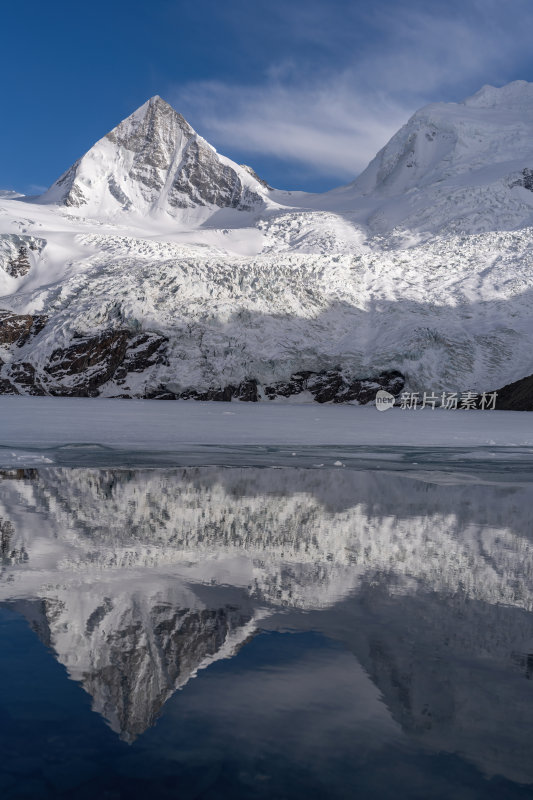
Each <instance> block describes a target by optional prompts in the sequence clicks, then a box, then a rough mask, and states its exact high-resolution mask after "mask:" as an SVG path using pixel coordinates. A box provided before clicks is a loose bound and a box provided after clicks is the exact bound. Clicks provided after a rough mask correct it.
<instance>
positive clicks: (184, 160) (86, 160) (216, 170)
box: [39, 95, 268, 217]
mask: <svg viewBox="0 0 533 800" xmlns="http://www.w3.org/2000/svg"><path fill="white" fill-rule="evenodd" d="M265 191H268V187H267V186H266V184H265V183H264V182H263V181H261V180H260V179H259V178H258V177H257V176H256V175H255V173H253V172H250V171H249V170H247V169H245V168H243V167H240V166H239V165H238V164H234V163H233V162H232V161H230V160H229V159H228V158H224V157H223V156H219V155H218V153H217V152H216V150H215V149H214V147H212V146H211V145H210V144H208V143H207V142H206V141H205V140H204V139H202V138H201V137H200V136H198V134H197V133H196V131H195V130H194V129H193V128H192V127H191V126H190V125H189V123H188V122H187V120H186V119H185V118H184V117H183V116H182V115H181V114H179V113H178V112H177V111H176V110H175V109H174V108H172V106H171V105H170V104H169V103H167V102H166V100H163V99H162V98H161V97H160V96H159V95H154V96H153V97H151V98H150V99H149V100H147V101H146V102H145V103H143V105H142V106H139V108H137V109H136V110H135V111H134V112H133V113H132V114H130V116H129V117H126V119H124V120H123V121H122V122H120V123H119V124H118V125H117V126H116V127H115V128H113V130H111V131H109V133H107V134H106V135H105V136H104V137H103V138H102V139H100V141H99V142H96V144H95V145H94V146H93V147H92V148H91V149H90V150H89V151H88V152H87V153H86V154H85V155H84V156H83V157H82V158H81V159H80V160H79V161H77V162H76V163H75V164H74V165H73V166H72V167H71V168H70V169H69V170H68V171H67V172H66V173H64V175H62V176H61V177H60V178H59V179H58V180H57V181H56V182H55V184H53V186H51V187H50V189H49V190H48V191H47V192H45V194H44V195H42V196H41V198H40V199H39V202H43V203H50V202H52V203H60V204H61V205H66V206H74V207H82V206H83V207H85V208H86V213H88V214H90V215H91V216H98V217H99V216H102V215H103V216H106V217H107V216H109V215H110V214H111V215H114V214H115V213H119V212H123V211H129V212H135V213H137V214H142V215H146V214H153V213H156V214H160V213H163V214H166V215H169V216H171V217H175V216H176V215H177V214H178V213H179V210H180V209H187V208H197V207H199V206H204V207H212V208H213V210H215V208H216V207H218V208H228V207H229V208H235V209H239V210H242V211H249V210H252V209H253V208H256V207H258V206H259V205H260V204H261V203H262V201H263V194H264V192H265Z"/></svg>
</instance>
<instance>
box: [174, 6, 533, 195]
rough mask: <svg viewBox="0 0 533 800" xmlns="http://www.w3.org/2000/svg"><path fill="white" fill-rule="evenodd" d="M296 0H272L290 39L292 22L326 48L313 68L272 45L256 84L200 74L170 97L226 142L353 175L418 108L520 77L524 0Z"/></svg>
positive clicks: (526, 38) (298, 35)
mask: <svg viewBox="0 0 533 800" xmlns="http://www.w3.org/2000/svg"><path fill="white" fill-rule="evenodd" d="M295 5H299V3H297V4H291V3H286V4H284V6H283V7H276V12H277V17H276V19H275V22H276V24H278V25H283V26H284V36H285V38H289V39H290V29H291V26H292V27H293V28H294V31H295V41H296V40H298V41H302V39H306V41H307V42H313V41H315V42H316V44H317V47H318V46H320V47H321V53H322V56H321V58H320V59H319V58H317V59H316V68H315V65H314V63H313V59H312V58H310V57H309V52H308V49H307V50H306V52H305V53H302V52H300V50H299V49H298V48H297V47H295V50H294V53H293V54H290V53H283V54H279V53H278V55H277V58H276V59H273V60H272V62H271V63H270V64H269V65H268V67H267V69H266V70H265V74H264V77H263V80H262V81H261V82H260V83H258V84H257V85H254V86H250V85H249V84H245V83H242V84H237V83H233V84H231V83H222V82H219V81H202V82H195V83H189V84H188V85H185V86H181V87H175V88H174V89H173V90H172V91H171V92H170V97H169V99H170V100H171V101H172V102H173V104H174V105H175V107H177V108H178V109H179V110H180V111H181V112H182V113H183V114H184V115H185V116H187V117H188V118H189V119H190V121H191V122H192V124H194V125H195V127H196V128H197V129H198V130H199V132H200V133H202V135H204V136H205V137H206V138H208V139H209V140H210V141H211V142H212V143H213V144H215V146H217V147H218V148H219V149H221V150H222V151H224V149H226V150H228V149H230V150H232V151H233V152H235V151H237V152H238V153H239V154H241V153H242V154H243V157H244V156H245V155H246V154H250V155H252V156H253V155H254V154H261V155H263V156H269V157H275V158H276V159H280V160H282V161H285V162H290V163H299V164H300V165H304V166H305V168H306V169H307V170H308V171H309V172H312V173H314V174H315V175H328V176H331V177H332V178H334V179H339V180H349V179H351V178H352V177H354V176H355V175H356V174H357V173H358V172H359V171H360V170H361V169H363V168H364V167H365V166H366V164H367V163H368V161H369V160H370V159H371V158H372V157H373V156H374V155H375V153H376V152H377V151H378V150H379V149H380V148H381V147H382V146H383V145H384V144H385V143H386V142H387V140H388V139H389V138H390V136H391V135H392V134H393V133H394V132H395V131H396V130H397V129H398V128H399V127H400V125H401V124H403V123H404V122H406V120H407V119H408V117H409V116H410V114H411V113H413V112H414V111H415V110H416V109H417V108H418V107H420V106H421V105H424V104H425V103H427V102H434V101H438V100H442V99H456V100H461V99H462V97H463V96H465V95H468V94H471V93H473V92H474V91H475V90H476V89H478V88H480V87H481V85H482V84H484V83H491V82H492V83H495V84H498V85H499V84H502V83H505V82H506V81H507V80H509V79H513V78H515V77H519V75H516V74H513V73H514V72H516V70H517V69H518V68H519V66H520V59H521V58H524V54H525V53H527V54H529V47H530V30H531V25H529V24H528V21H529V22H533V4H531V3H529V2H528V0H508V1H507V2H506V3H501V2H499V1H498V0H466V2H464V3H462V4H461V5H459V3H458V2H456V0H448V2H447V3H441V2H439V1H438V0H435V1H434V2H433V3H431V2H429V3H425V4H421V3H419V2H417V0H411V2H402V3H401V4H400V3H397V2H394V3H391V2H382V3H378V4H372V5H371V6H370V10H368V7H367V8H365V7H363V6H361V7H360V6H359V4H355V5H354V4H352V5H350V4H348V6H347V8H348V11H346V10H345V13H344V14H341V15H337V16H335V15H334V14H329V15H328V14H327V13H326V10H327V9H326V5H325V4H324V3H323V2H316V1H315V2H312V3H311V4H310V5H309V3H308V5H307V9H308V13H307V14H306V15H305V16H304V17H302V15H301V14H298V13H296V8H295ZM283 9H285V10H283ZM300 10H301V7H300ZM271 24H273V23H272V20H271ZM287 29H289V35H288V34H287ZM362 29H363V30H365V31H366V33H367V40H365V39H364V38H361V30H362ZM351 45H352V46H351ZM326 50H327V51H328V53H329V56H328V57H327V58H324V51H326Z"/></svg>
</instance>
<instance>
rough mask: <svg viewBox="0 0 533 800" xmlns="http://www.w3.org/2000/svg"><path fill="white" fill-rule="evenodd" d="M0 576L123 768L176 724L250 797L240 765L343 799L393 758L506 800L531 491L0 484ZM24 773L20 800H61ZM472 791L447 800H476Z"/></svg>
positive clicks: (214, 480) (521, 716)
mask: <svg viewBox="0 0 533 800" xmlns="http://www.w3.org/2000/svg"><path fill="white" fill-rule="evenodd" d="M0 555H1V564H2V566H1V572H0V603H1V604H2V607H3V608H4V609H8V610H9V611H11V612H12V611H15V612H17V613H18V614H19V615H22V616H23V617H24V618H25V619H26V620H27V621H28V622H29V625H30V627H31V629H32V630H33V631H34V632H35V633H36V634H37V636H38V638H39V639H40V640H41V642H42V643H43V644H44V645H45V646H46V647H47V648H49V650H50V651H51V652H52V653H53V654H54V656H55V658H56V659H57V661H58V662H59V663H60V664H62V665H63V666H64V668H65V669H66V671H67V673H68V676H69V677H70V678H71V679H72V680H74V681H76V682H78V683H79V684H80V685H81V686H82V687H83V688H84V689H85V691H86V692H87V693H88V694H89V695H90V697H91V704H92V710H93V711H96V712H98V714H99V715H101V717H103V718H104V719H105V720H106V722H107V723H108V725H109V727H110V728H111V730H112V731H114V732H115V734H117V735H118V737H119V738H120V740H122V742H124V743H127V744H128V745H131V747H133V748H135V747H139V748H140V747H144V748H145V749H144V750H143V751H142V752H143V753H144V756H142V757H141V755H136V756H135V759H136V763H135V769H139V764H140V763H142V758H143V757H144V758H147V757H148V756H147V753H148V752H149V751H150V752H151V750H150V748H151V747H152V746H153V747H155V745H156V743H157V747H158V748H159V750H158V752H161V751H162V750H163V751H165V748H166V749H168V740H169V737H170V739H172V736H173V735H174V733H173V732H174V731H175V730H176V729H177V728H178V727H179V726H180V725H181V724H184V723H183V720H184V719H185V718H187V719H193V718H194V719H196V720H200V719H202V720H203V724H204V725H205V726H210V727H209V730H210V731H211V733H210V734H208V733H204V736H203V737H202V740H201V741H202V743H201V744H197V746H196V750H195V758H196V759H200V761H202V759H204V760H207V761H208V760H209V759H210V758H211V761H212V760H213V759H214V760H215V761H216V758H215V757H214V756H212V757H211V756H209V747H220V746H222V745H220V744H216V743H217V742H218V741H219V740H220V739H222V740H225V745H224V746H225V747H228V748H229V747H230V745H229V744H228V742H230V741H231V742H233V745H232V747H233V751H232V756H231V759H233V760H234V761H235V759H237V761H236V764H237V765H236V766H235V768H234V773H235V774H237V773H238V774H239V775H241V778H239V780H241V783H242V782H243V781H244V784H246V780H249V781H250V782H251V783H250V785H253V786H254V787H255V788H254V792H255V794H256V795H257V796H261V797H262V796H263V794H261V792H260V791H259V789H257V787H258V786H259V785H260V784H261V780H262V779H261V778H260V777H258V776H259V772H261V770H262V771H263V772H264V773H265V774H267V777H268V764H267V765H266V766H265V764H263V765H262V767H261V770H259V772H257V774H255V773H254V775H255V777H253V776H252V777H251V778H250V776H249V774H248V772H247V771H246V770H247V769H248V767H249V765H247V764H244V763H243V764H240V765H239V763H237V762H238V758H237V755H236V753H238V752H240V751H239V748H240V747H243V748H244V749H248V750H249V751H250V753H254V752H256V751H257V753H259V752H261V753H262V754H263V755H262V758H266V756H265V753H270V756H269V759H270V761H272V762H274V761H275V760H276V758H277V757H279V752H278V751H280V752H281V751H283V752H284V753H285V757H286V758H289V759H291V763H292V766H293V768H294V769H295V770H296V772H297V771H298V769H300V768H301V769H302V770H303V772H304V773H305V774H310V772H309V771H311V772H312V771H313V770H319V769H322V768H323V769H324V771H325V770H331V769H332V766H331V764H332V763H335V764H336V765H337V766H336V767H335V769H337V771H338V775H337V780H338V782H339V783H338V785H335V784H332V783H331V782H330V781H328V783H327V788H324V794H323V795H322V794H320V792H319V790H318V789H317V790H316V796H317V797H318V796H320V797H321V796H324V797H327V796H334V797H336V796H339V797H340V796H352V795H351V794H350V792H349V791H347V789H346V786H345V783H344V784H343V781H346V780H347V779H348V778H347V776H344V778H343V775H344V770H345V769H346V765H345V764H341V762H342V759H343V758H344V757H345V756H346V758H349V759H350V760H352V762H353V765H355V766H354V767H353V768H354V769H358V770H359V771H360V773H361V774H363V773H364V770H365V766H364V764H365V763H370V762H372V759H374V761H375V760H376V758H377V756H376V753H379V752H380V751H382V752H385V749H386V748H390V747H393V748H399V751H401V750H402V748H404V750H403V752H404V755H403V757H402V758H403V762H402V763H403V764H408V763H411V762H412V758H413V756H412V753H414V752H423V753H424V754H425V755H424V758H428V757H430V756H431V757H437V756H441V755H442V754H447V755H448V756H450V757H451V756H453V757H454V758H457V759H458V762H459V763H461V764H462V765H467V767H468V769H471V770H472V773H473V774H475V776H477V777H476V780H478V781H480V782H481V783H480V785H483V786H486V787H487V786H493V784H492V783H491V779H493V780H499V781H504V782H505V787H504V788H505V791H506V792H508V793H509V792H511V791H512V790H513V791H514V790H515V789H516V792H520V793H519V794H505V795H504V794H502V796H506V797H507V796H509V797H511V796H512V797H515V796H516V797H525V796H528V795H526V794H523V793H522V792H526V791H527V786H526V785H527V784H533V739H532V737H531V714H532V710H533V682H532V681H531V677H532V676H533V615H532V609H533V484H531V483H524V484H523V485H514V486H512V485H509V483H505V484H504V483H502V484H498V483H494V482H493V483H492V484H485V483H476V482H470V483H467V484H464V483H462V484H461V483H454V482H453V480H451V479H450V477H449V476H448V478H447V481H446V482H445V483H443V484H439V483H437V482H432V481H431V479H430V478H429V477H428V478H427V480H422V479H420V476H418V477H417V478H415V477H413V476H410V475H408V474H405V473H402V474H398V473H395V474H386V473H384V472H380V471H369V472H353V471H349V470H339V469H335V470H305V469H255V468H242V469H239V468H219V467H212V468H207V467H202V468H190V469H179V470H168V469H165V470H145V471H139V470H132V471H127V470H93V469H55V468H50V469H48V468H47V469H42V470H38V471H36V470H24V471H13V472H4V473H2V480H1V481H0ZM287 633H290V634H291V637H290V640H291V644H288V643H287V642H288V640H287V638H286V637H284V636H283V635H284V634H287ZM262 637H263V638H262ZM264 637H266V638H264ZM281 642H283V644H281ZM298 642H301V643H302V644H301V648H300V649H299V646H298ZM265 648H266V650H265ZM287 648H288V649H287ZM279 653H285V654H286V659H285V660H283V658H281V656H280V655H279ZM250 659H252V661H250ZM277 659H281V660H279V661H278V660H277ZM228 660H231V662H230V661H228ZM217 663H218V665H219V667H218V670H217V668H216V666H215V665H216V664H217ZM232 664H233V665H234V666H233V667H232V666H231V665H232ZM224 665H226V666H224ZM232 669H234V673H232V671H231V670H232ZM203 670H205V672H204V671H203ZM200 671H202V672H201V673H200ZM197 676H198V677H200V676H201V678H202V679H201V680H197V681H191V679H192V678H195V677H197ZM204 676H205V678H207V676H210V678H209V680H205V679H204ZM5 680H6V679H4V681H5ZM177 689H184V691H183V692H182V693H180V694H179V695H176V696H175V697H174V698H172V695H174V693H175V692H176V690H177ZM6 691H8V689H7V690H6ZM203 691H205V696H204V694H203V693H202V692H203ZM171 698H172V700H171ZM11 708H12V706H11ZM1 711H2V707H1V703H0V714H1ZM10 714H11V716H13V714H15V715H16V709H15V711H13V710H11V711H10ZM289 715H290V718H291V719H292V720H298V719H301V720H304V719H305V720H306V722H305V723H304V722H301V725H300V727H299V728H298V725H299V724H300V723H298V722H296V721H295V722H294V723H293V727H294V730H293V731H292V733H291V730H290V729H291V725H290V724H289V725H288V726H283V725H282V726H281V731H282V732H281V733H280V726H279V724H277V723H276V724H275V722H274V721H275V719H277V720H278V722H279V720H280V719H282V718H288V717H289ZM158 718H160V719H158ZM156 722H158V724H157V725H155V723H156ZM154 725H155V728H154V727H153V726H154ZM150 729H151V731H150ZM296 729H297V730H298V731H299V732H298V735H297V736H296V735H295V731H296ZM311 730H312V731H313V735H311ZM162 732H166V733H165V739H164V741H165V742H166V744H162V739H161V736H162V735H163V733H162ZM176 735H177V734H176ZM210 736H211V739H210V738H209V737H210ZM150 737H152V739H150ZM158 737H159V738H158ZM208 740H209V741H210V742H211V744H210V745H209V746H208V745H207V744H206V742H207V741H208ZM296 740H297V741H296ZM143 741H145V742H152V745H149V744H143ZM332 742H336V743H337V744H336V746H335V748H334V749H335V752H333V749H332ZM202 747H204V749H203V750H202ZM350 748H352V750H351V751H350ZM406 748H407V749H406ZM348 751H350V752H348ZM399 751H398V752H399ZM217 752H218V751H217ZM202 753H203V754H204V755H201V754H202ZM257 753H256V756H257ZM355 753H357V757H356V756H355ZM276 754H277V755H276ZM328 754H329V755H328ZM371 754H374V755H371ZM152 755H153V754H152ZM150 757H152V756H150ZM174 757H175V754H174V755H172V756H171V755H168V758H169V759H170V761H171V762H172V759H173V758H174ZM176 757H177V756H176ZM217 757H218V758H222V760H223V761H224V759H226V761H227V760H228V759H229V758H230V757H229V755H228V754H227V753H226V755H224V756H220V753H219V755H218V756H217ZM250 757H251V756H250ZM258 757H259V756H257V758H258ZM330 757H331V759H332V761H331V763H330V761H328V759H329V758H330ZM121 758H122V759H124V758H127V757H126V756H124V755H122V756H121ZM231 759H230V760H231ZM269 759H267V761H268V760H269ZM193 760H194V759H193ZM400 761H402V759H400ZM386 762H387V760H386ZM121 763H122V764H123V766H122V768H121V769H122V773H124V772H126V773H127V772H128V770H129V769H130V768H126V767H124V763H126V764H127V763H129V762H127V761H124V760H123V761H122V762H121ZM147 763H148V762H147ZM149 763H150V764H151V763H152V761H149ZM172 763H173V762H172ZM232 763H233V762H232ZM376 763H377V762H376ZM389 763H390V764H392V762H391V761H389ZM311 764H312V766H311ZM320 764H321V765H322V767H320V766H317V765H320ZM256 766H257V765H256ZM130 767H131V768H132V769H133V767H132V766H131V765H130ZM204 767H205V764H204ZM467 767H464V768H465V769H466V768H467ZM43 769H44V768H43ZM150 769H151V768H150V767H149V766H146V775H149V773H150ZM154 769H155V767H154ZM376 769H377V768H376ZM390 769H391V770H392V771H393V767H392V766H391V767H390ZM394 769H396V771H397V770H398V768H397V767H396V768H394ZM410 769H412V770H413V774H414V773H416V769H415V768H414V767H411V768H410ZM36 770H37V772H36V774H38V775H39V776H40V778H39V779H40V780H41V784H40V786H41V789H40V792H41V794H39V792H37V791H35V792H34V794H35V796H41V795H42V796H47V795H46V794H45V792H46V791H49V792H52V794H51V795H50V796H58V797H61V796H63V795H62V794H61V792H60V791H59V790H58V789H57V787H56V788H55V789H54V788H53V781H52V783H50V781H49V780H48V778H46V779H45V778H43V777H42V774H44V775H45V776H46V774H47V773H46V770H45V771H44V773H42V770H41V768H40V767H36ZM239 770H240V771H239ZM380 770H381V771H382V773H383V770H385V773H386V770H387V766H383V765H381V767H380ZM265 771H266V772H265ZM263 772H261V774H263ZM41 773H42V774H41ZM122 773H121V774H122ZM217 774H218V773H217ZM146 775H144V777H145V778H146ZM243 775H244V776H246V775H248V778H246V777H242V776H243ZM390 777H391V780H392V779H393V775H392V772H391V776H390ZM0 778H1V775H0ZM396 779H397V777H396V778H394V780H396ZM94 780H96V778H94ZM117 780H118V779H117ZM217 780H219V778H215V777H214V778H213V782H214V785H216V781H217ZM265 780H266V779H265ZM269 780H271V781H272V776H270V778H269ZM350 780H352V781H353V780H354V777H353V775H352V776H351V777H350ZM406 780H407V779H406ZM413 780H414V779H413ZM423 780H425V781H426V782H427V780H428V778H427V776H425V777H424V778H423V779H422V778H421V777H420V775H418V777H417V778H416V781H418V782H419V783H420V781H422V783H420V785H419V787H418V789H416V790H415V789H413V794H412V796H413V797H419V796H420V797H423V796H431V794H432V792H433V793H434V796H438V797H448V796H450V797H451V796H453V793H454V792H457V791H458V785H459V784H460V781H459V784H458V785H455V784H453V782H452V783H450V784H449V786H450V789H449V792H450V793H449V795H448V794H446V790H445V788H443V786H444V784H443V783H442V782H440V783H439V784H438V785H439V791H440V794H435V787H434V786H432V785H430V788H428V787H427V785H426V784H424V783H423ZM439 780H440V779H439ZM446 780H447V781H449V780H450V778H449V776H447V777H446ZM457 780H459V779H457ZM473 780H474V778H472V776H471V775H470V773H469V777H468V779H466V778H465V781H466V783H468V781H470V783H471V782H472V781H473ZM47 781H48V782H47ZM368 781H370V778H368ZM416 781H415V784H416ZM267 783H268V781H267ZM407 783H408V784H409V781H407ZM239 785H240V784H239ZM269 785H270V789H269V790H268V791H267V789H266V788H264V789H262V790H261V791H263V792H264V796H265V797H267V796H269V791H270V792H273V791H274V789H273V788H272V787H273V784H272V782H271V783H270V784H269ZM299 785H300V786H302V787H303V786H304V785H305V780H303V779H302V780H301V781H300V784H299ZM369 785H370V783H368V786H369ZM409 785H410V784H409ZM413 785H414V784H413ZM416 785H418V784H416ZM424 785H425V786H426V789H423V788H422V787H423V786H424ZM469 785H470V784H469ZM498 785H499V784H498ZM502 785H503V784H502ZM1 786H2V783H1V779H0V787H1ZM88 786H90V781H89V784H88ZM114 786H115V792H116V794H115V795H113V796H117V797H121V796H122V794H121V788H120V785H119V783H115V784H114ZM372 786H373V788H372V792H373V793H374V794H373V795H372V796H376V797H380V796H383V797H388V796H389V794H387V790H386V789H385V788H383V787H382V788H381V789H380V788H379V787H377V784H372ZM343 787H344V788H343ZM241 788H242V787H241ZM460 788H461V789H462V788H464V787H463V785H462V784H460ZM500 788H501V787H500ZM97 790H98V791H101V790H102V784H95V786H94V787H93V791H97ZM65 791H67V790H65ZM87 791H88V792H89V789H87ZM220 791H222V790H220ZM242 791H244V790H242ZM250 791H251V790H250ZM278 791H279V789H278ZM306 791H307V794H308V796H309V790H308V789H307V790H306ZM368 791H369V792H370V789H368ZM416 791H419V792H420V793H419V794H417V793H416ZM465 791H466V790H465ZM472 791H474V790H473V789H472ZM476 791H478V793H477V794H475V793H472V794H469V793H468V792H466V793H465V794H464V796H465V797H468V798H470V797H481V796H483V797H485V796H487V797H489V796H496V795H490V794H487V795H485V794H479V790H478V789H476ZM502 791H503V789H502ZM54 792H55V794H54ZM232 792H233V794H234V796H241V795H240V794H239V790H237V789H236V787H235V785H232ZM343 792H345V793H343ZM402 792H403V794H402V796H411V795H408V794H406V793H405V792H406V789H405V787H404V788H403V790H402ZM424 792H426V794H424ZM130 794H131V792H130ZM304 794H305V792H304V791H303V789H302V796H304ZM289 795H290V796H293V795H294V796H298V792H297V791H296V789H294V790H293V791H292V794H291V793H290V791H289V790H288V789H287V796H289ZM13 796H17V795H13ZM21 796H22V795H21ZM24 796H26V795H24ZM64 796H65V797H67V796H74V795H69V794H65V795H64ZM76 796H77V795H76ZM80 796H81V795H80ZM132 796H133V795H132ZM156 796H157V795H156ZM161 796H167V795H166V794H161ZM168 796H174V795H170V794H169V795H168ZM190 796H202V797H203V796H204V795H203V794H198V795H194V793H193V794H191V795H190ZM205 796H206V797H207V796H209V797H211V795H210V794H209V795H205ZM212 796H213V797H218V796H222V795H219V794H216V793H214V794H213V795H212ZM242 796H243V797H244V796H247V795H246V794H242ZM270 796H277V795H276V794H275V792H274V794H271V795H270ZM361 796H366V795H365V794H364V792H363V794H361ZM369 796H370V795H369ZM390 796H391V797H392V796H394V795H393V794H391V795H390ZM457 796H461V795H457Z"/></svg>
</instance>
